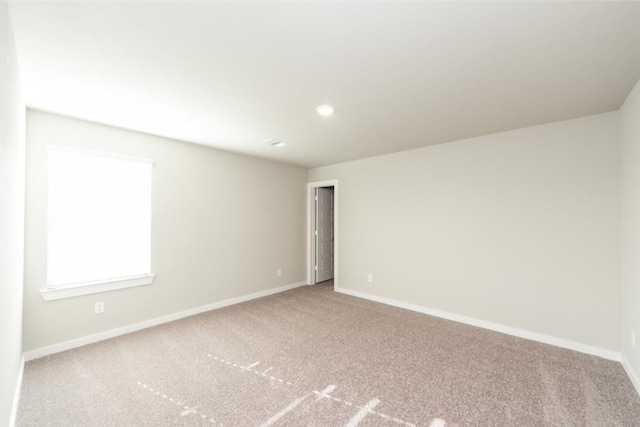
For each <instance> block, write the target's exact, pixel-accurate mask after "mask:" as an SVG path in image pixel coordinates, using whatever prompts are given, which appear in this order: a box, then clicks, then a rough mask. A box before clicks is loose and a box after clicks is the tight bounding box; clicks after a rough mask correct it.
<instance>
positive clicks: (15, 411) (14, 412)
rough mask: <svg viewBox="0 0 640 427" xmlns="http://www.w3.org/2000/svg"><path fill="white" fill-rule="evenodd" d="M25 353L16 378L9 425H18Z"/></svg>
mask: <svg viewBox="0 0 640 427" xmlns="http://www.w3.org/2000/svg"><path fill="white" fill-rule="evenodd" d="M24 362H25V360H24V355H23V356H22V359H21V360H20V369H19V370H18V378H17V380H16V390H15V392H14V393H13V405H11V418H10V419H9V427H14V426H15V425H16V417H17V416H18V403H19V402H20V391H21V390H22V375H23V374H24Z"/></svg>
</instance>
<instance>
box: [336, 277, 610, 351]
mask: <svg viewBox="0 0 640 427" xmlns="http://www.w3.org/2000/svg"><path fill="white" fill-rule="evenodd" d="M335 291H336V292H340V293H343V294H346V295H351V296H354V297H358V298H363V299H367V300H370V301H375V302H379V303H382V304H387V305H392V306H394V307H399V308H404V309H407V310H411V311H417V312H418V313H423V314H428V315H430V316H435V317H440V318H443V319H447V320H453V321H455V322H460V323H465V324H467V325H471V326H477V327H479V328H483V329H489V330H491V331H496V332H501V333H503V334H507V335H513V336H516V337H520V338H525V339H528V340H532V341H538V342H541V343H544V344H550V345H554V346H556V347H562V348H566V349H569V350H574V351H578V352H580V353H586V354H591V355H594V356H598V357H602V358H604V359H608V360H614V361H616V362H620V361H621V354H620V353H618V352H615V351H613V350H607V349H605V348H601V347H595V346H591V345H587V344H582V343H579V342H575V341H570V340H566V339H563V338H557V337H554V336H551V335H545V334H540V333H537V332H532V331H527V330H525V329H519V328H514V327H511V326H506V325H502V324H499V323H493V322H488V321H486V320H481V319H476V318H474V317H468V316H463V315H460V314H456V313H450V312H448V311H442V310H436V309H433V308H429V307H424V306H421V305H417V304H411V303H406V302H403V301H398V300H394V299H391V298H385V297H380V296H377V295H372V294H369V293H366V292H360V291H354V290H351V289H346V288H339V287H336V288H335Z"/></svg>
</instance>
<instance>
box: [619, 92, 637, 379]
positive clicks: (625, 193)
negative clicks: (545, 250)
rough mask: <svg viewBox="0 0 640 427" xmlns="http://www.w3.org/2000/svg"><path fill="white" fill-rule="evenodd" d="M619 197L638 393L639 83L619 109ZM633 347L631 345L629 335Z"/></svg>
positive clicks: (630, 355) (626, 314) (627, 321)
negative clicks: (634, 335) (634, 337)
mask: <svg viewBox="0 0 640 427" xmlns="http://www.w3.org/2000/svg"><path fill="white" fill-rule="evenodd" d="M620 139H621V141H622V144H621V160H622V163H621V171H622V173H621V175H622V178H621V196H622V353H623V355H624V356H625V357H626V359H627V360H628V362H629V365H630V366H631V367H632V368H633V371H634V372H633V373H631V376H632V377H633V379H634V381H635V384H636V388H638V391H639V392H640V381H639V380H638V375H640V83H638V84H636V87H635V89H634V90H633V91H632V92H631V94H629V96H628V97H627V100H626V101H625V103H624V105H623V106H622V108H621V109H620ZM632 330H633V331H635V333H636V347H635V348H633V347H632V345H631V331H632Z"/></svg>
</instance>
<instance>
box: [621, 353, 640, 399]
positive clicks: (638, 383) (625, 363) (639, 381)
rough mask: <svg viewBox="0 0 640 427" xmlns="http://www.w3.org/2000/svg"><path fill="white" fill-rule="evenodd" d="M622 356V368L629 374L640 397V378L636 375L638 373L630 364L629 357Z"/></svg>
mask: <svg viewBox="0 0 640 427" xmlns="http://www.w3.org/2000/svg"><path fill="white" fill-rule="evenodd" d="M621 356H622V358H621V359H622V360H621V361H620V362H621V363H622V367H623V368H624V370H625V371H626V372H627V375H628V376H629V379H630V380H631V382H632V383H633V386H634V387H635V388H636V391H637V392H638V395H639V396H640V378H638V374H636V371H634V370H633V367H632V366H631V364H630V363H629V359H627V357H626V356H625V355H624V353H622V355H621Z"/></svg>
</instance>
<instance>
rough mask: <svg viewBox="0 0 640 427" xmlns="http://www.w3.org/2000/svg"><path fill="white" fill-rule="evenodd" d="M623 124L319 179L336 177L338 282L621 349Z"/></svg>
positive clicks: (344, 170)
mask: <svg viewBox="0 0 640 427" xmlns="http://www.w3.org/2000/svg"><path fill="white" fill-rule="evenodd" d="M617 126H618V114H617V112H613V113H607V114H601V115H597V116H591V117H586V118H582V119H577V120H570V121H563V122H558V123H553V124H549V125H543V126H537V127H531V128H525V129H519V130H515V131H510V132H505V133H500V134H496V135H489V136H484V137H479V138H473V139H468V140H463V141H457V142H453V143H447V144H441V145H435V146H430V147H426V148H421V149H417V150H412V151H405V152H401V153H396V154H390V155H385V156H380V157H373V158H369V159H364V160H358V161H354V162H348V163H343V164H338V165H333V166H328V167H322V168H317V169H312V170H310V171H309V181H310V182H313V181H320V180H326V179H338V180H339V185H340V196H339V197H340V200H339V206H340V212H339V215H340V217H339V221H340V235H339V244H340V248H339V254H340V255H339V257H340V258H339V263H340V277H339V283H340V287H343V288H347V289H349V290H352V291H358V292H365V293H368V294H371V295H374V296H376V297H383V298H390V299H394V300H397V301H400V302H405V303H412V304H417V305H420V306H423V307H428V308H431V309H438V310H442V311H446V312H450V313H453V314H458V315H464V316H468V317H472V318H476V319H480V320H484V321H488V322H494V323H498V324H502V325H507V326H510V327H515V328H521V329H524V330H528V331H532V332H536V333H540V334H546V335H550V336H553V337H557V338H561V339H565V340H571V341H574V342H577V343H581V344H585V345H590V346H595V347H600V348H604V349H607V350H613V351H618V350H619V337H620V332H619V329H620V321H621V319H620V304H621V297H620V293H621V292H620V270H619V269H620V264H619V262H620V261H619V254H620V248H619V226H620V220H619V214H620V209H619V205H620V197H619V173H618V164H619V158H618V141H617V137H618V136H617ZM368 273H373V274H374V283H367V274H368Z"/></svg>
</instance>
